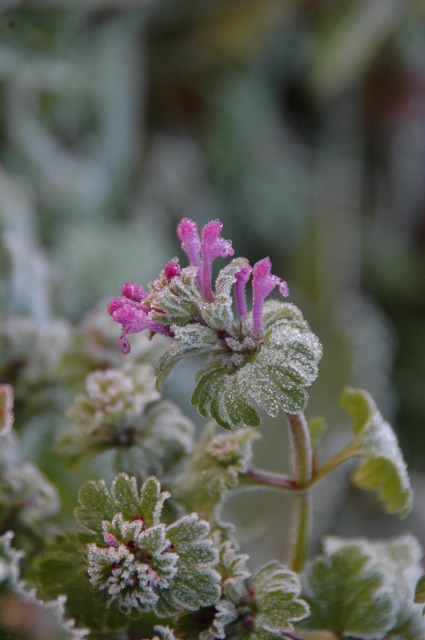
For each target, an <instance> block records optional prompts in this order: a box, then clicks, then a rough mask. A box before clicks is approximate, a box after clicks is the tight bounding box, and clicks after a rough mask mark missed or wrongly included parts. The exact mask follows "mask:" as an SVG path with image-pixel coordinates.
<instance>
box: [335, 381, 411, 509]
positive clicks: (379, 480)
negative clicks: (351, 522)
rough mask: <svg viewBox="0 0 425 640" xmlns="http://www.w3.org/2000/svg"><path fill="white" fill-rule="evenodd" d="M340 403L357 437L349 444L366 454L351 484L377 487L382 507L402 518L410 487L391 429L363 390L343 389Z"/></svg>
mask: <svg viewBox="0 0 425 640" xmlns="http://www.w3.org/2000/svg"><path fill="white" fill-rule="evenodd" d="M341 405H342V407H343V408H344V409H345V410H346V411H347V412H348V414H349V415H350V417H351V418H352V420H353V423H354V424H353V428H354V432H355V434H356V438H355V439H354V441H353V442H352V444H351V445H350V448H352V449H353V451H357V452H358V453H357V455H361V456H363V457H364V458H365V460H363V461H362V462H361V463H360V465H359V466H358V467H357V469H356V471H355V472H354V474H353V477H352V482H353V484H354V485H355V486H356V487H359V488H361V489H367V490H369V491H377V492H378V495H379V498H380V500H381V501H382V502H383V503H384V507H385V510H386V511H388V512H389V513H399V514H400V517H401V518H404V517H405V516H407V515H408V513H409V511H410V509H411V507H412V502H413V491H412V488H411V486H410V481H409V476H408V474H407V468H406V464H405V462H404V460H403V456H402V453H401V451H400V448H399V445H398V441H397V438H396V435H395V433H394V431H393V430H392V428H391V427H390V425H389V424H388V423H387V422H385V420H384V419H383V417H382V416H381V414H380V413H379V411H378V409H377V407H376V405H375V403H374V401H373V400H372V398H371V396H370V395H369V394H368V393H366V392H365V391H361V390H355V389H346V390H345V391H344V393H343V397H342V401H341Z"/></svg>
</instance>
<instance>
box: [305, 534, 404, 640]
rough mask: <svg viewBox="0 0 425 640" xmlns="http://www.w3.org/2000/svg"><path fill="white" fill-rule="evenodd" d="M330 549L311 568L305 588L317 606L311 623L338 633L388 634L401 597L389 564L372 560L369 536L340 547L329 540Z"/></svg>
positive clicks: (368, 636) (372, 636)
mask: <svg viewBox="0 0 425 640" xmlns="http://www.w3.org/2000/svg"><path fill="white" fill-rule="evenodd" d="M325 552H326V555H325V556H320V557H318V558H316V559H315V560H313V561H312V562H311V563H310V565H309V566H308V567H307V570H306V572H305V589H304V593H305V596H306V599H307V601H308V602H309V604H310V607H311V613H310V617H309V618H308V620H307V621H306V622H305V625H306V626H307V628H309V629H316V630H320V629H326V630H328V631H333V632H334V633H335V634H336V635H337V636H338V637H345V636H350V637H354V638H362V639H364V640H372V639H373V640H380V639H381V638H384V637H385V634H386V632H387V631H389V630H390V629H392V628H393V627H394V625H395V623H396V614H397V602H396V598H395V597H394V595H393V593H392V592H391V585H390V584H389V583H388V578H387V575H386V572H385V570H383V569H380V568H379V567H377V566H375V565H374V564H373V563H372V557H371V554H370V549H369V547H368V544H367V542H365V541H358V542H357V543H355V542H353V541H351V542H350V544H347V545H344V546H343V547H342V548H336V549H333V547H332V545H328V547H326V545H325Z"/></svg>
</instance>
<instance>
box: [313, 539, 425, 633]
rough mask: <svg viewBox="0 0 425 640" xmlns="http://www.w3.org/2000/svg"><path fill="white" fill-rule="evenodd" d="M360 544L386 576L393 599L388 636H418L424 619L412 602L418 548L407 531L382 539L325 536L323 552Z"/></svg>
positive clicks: (419, 569)
mask: <svg viewBox="0 0 425 640" xmlns="http://www.w3.org/2000/svg"><path fill="white" fill-rule="evenodd" d="M353 544H354V545H359V544H360V545H361V546H362V549H363V550H364V551H365V553H367V554H368V555H369V558H370V562H371V564H372V565H374V566H377V567H378V569H379V570H380V571H382V572H383V573H384V574H385V576H386V578H385V579H386V583H387V586H388V587H389V589H390V591H391V597H392V598H393V600H394V603H395V608H396V616H395V621H394V624H393V626H392V627H391V630H390V632H389V633H388V634H387V635H385V638H386V639H388V640H396V639H398V638H403V640H418V638H423V637H425V620H424V619H423V617H422V610H421V607H420V605H419V604H417V603H416V604H415V601H414V596H415V586H416V584H417V580H418V577H419V576H420V575H421V572H422V565H421V559H422V549H421V547H420V545H419V543H418V541H417V540H416V539H415V538H414V537H413V536H411V535H403V536H399V537H397V538H393V539H390V540H384V541H370V540H365V539H360V540H358V539H351V540H350V539H346V538H337V537H333V536H330V537H329V538H327V539H326V540H325V544H324V548H325V550H326V553H327V555H332V554H333V553H336V552H338V551H340V550H341V549H344V548H346V547H350V546H351V545H353Z"/></svg>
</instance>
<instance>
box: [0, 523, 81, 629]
mask: <svg viewBox="0 0 425 640" xmlns="http://www.w3.org/2000/svg"><path fill="white" fill-rule="evenodd" d="M12 539H13V533H12V532H11V531H7V532H6V533H5V534H3V535H2V536H0V634H1V637H7V638H11V639H12V638H15V637H16V638H22V637H26V638H28V639H29V638H32V637H33V632H34V628H33V625H34V620H36V621H37V629H36V632H37V633H36V637H37V638H40V637H43V638H45V640H82V638H86V637H87V634H88V630H87V629H77V628H75V626H74V621H73V620H66V619H65V606H64V604H65V598H64V597H63V596H61V597H59V598H57V599H56V600H53V601H47V602H44V601H42V600H39V599H38V598H37V596H36V594H35V591H34V590H30V589H28V588H27V586H26V585H25V583H24V582H23V581H22V580H20V566H19V563H20V560H21V558H22V556H23V553H22V552H21V551H17V550H16V549H14V548H13V547H12ZM15 634H16V635H15ZM34 637H35V636H34Z"/></svg>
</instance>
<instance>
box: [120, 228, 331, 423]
mask: <svg viewBox="0 0 425 640" xmlns="http://www.w3.org/2000/svg"><path fill="white" fill-rule="evenodd" d="M221 230H222V224H221V222H220V221H218V220H215V221H212V222H209V223H208V224H206V225H205V226H204V227H203V229H202V231H201V234H199V233H198V229H197V226H196V224H195V222H194V221H193V220H190V219H187V218H185V219H183V220H182V221H181V223H180V224H179V226H178V229H177V234H178V237H179V238H180V240H181V241H182V249H183V250H184V251H185V253H186V254H187V256H188V258H189V261H190V266H189V267H183V268H180V265H179V263H178V261H177V259H174V260H172V261H171V262H168V263H167V264H166V265H165V267H164V269H163V271H162V272H161V274H160V276H159V278H158V279H157V280H155V281H154V282H152V283H150V285H149V291H148V292H147V291H145V290H144V289H143V288H142V287H140V286H139V285H136V284H134V283H130V284H129V283H127V284H126V285H124V287H123V289H122V294H123V295H122V297H120V298H113V299H112V300H111V301H110V303H109V306H108V309H109V312H110V314H111V316H112V318H113V319H114V320H115V321H116V322H118V323H120V324H121V325H122V334H121V337H120V345H121V348H122V350H123V351H124V352H125V353H127V352H128V350H129V344H128V342H127V337H126V336H127V334H130V333H137V332H139V331H142V330H144V329H146V330H148V332H149V335H153V334H154V333H161V334H163V335H168V336H169V337H170V338H172V339H173V342H172V344H171V346H170V348H169V349H168V351H166V352H165V353H164V355H163V356H162V357H161V358H160V360H159V362H158V365H157V368H156V375H157V384H158V388H160V387H161V385H162V384H163V382H164V380H165V378H166V377H167V375H168V374H169V373H170V371H171V370H172V368H173V367H174V366H175V365H176V364H177V363H178V362H179V360H180V359H181V358H183V357H185V356H194V355H199V354H203V353H206V354H208V361H207V364H206V367H205V369H204V370H203V371H201V372H200V373H199V375H198V383H197V386H196V389H195V391H194V393H193V396H192V403H193V404H194V405H195V406H197V407H198V410H199V412H200V413H201V415H203V416H209V417H211V418H213V419H214V420H215V421H216V422H218V424H220V425H221V426H223V427H227V428H234V427H237V426H239V425H246V426H257V425H258V424H259V423H260V418H259V415H258V412H257V410H256V408H255V404H257V405H258V406H260V407H261V408H263V409H264V410H265V411H266V412H267V413H269V415H271V416H276V415H277V413H278V411H279V409H283V410H284V411H287V412H289V413H299V412H300V411H302V410H303V408H304V406H305V404H306V401H307V397H308V396H307V391H306V389H307V387H308V386H310V385H311V383H312V382H313V381H314V379H315V378H316V376H317V367H318V362H319V360H320V357H321V346H320V343H319V341H318V339H317V338H316V336H315V335H314V334H313V333H312V332H311V330H310V328H309V326H308V325H307V323H306V322H305V320H304V319H303V317H302V314H301V312H300V311H299V310H298V309H297V308H296V307H295V306H294V305H291V304H285V303H282V302H280V303H279V302H274V303H270V302H269V303H268V302H265V299H266V297H267V296H268V295H269V294H270V293H271V292H272V291H273V289H274V288H275V287H278V288H279V291H280V293H281V295H283V296H285V297H286V296H287V295H288V294H289V292H288V287H287V285H286V282H284V281H283V280H281V279H280V278H279V277H278V276H275V275H273V274H272V272H271V262H270V259H269V258H264V259H263V260H260V261H259V262H257V263H256V264H254V266H253V267H251V266H250V265H249V263H248V261H247V260H246V258H235V259H233V260H232V261H231V262H230V263H229V264H227V265H226V266H224V267H223V268H222V269H221V271H220V272H219V274H218V276H217V279H216V282H215V286H214V288H213V287H212V284H211V278H212V275H211V274H212V263H213V261H214V260H215V259H216V258H218V257H221V258H226V257H229V256H231V255H233V248H232V246H231V243H230V241H228V240H225V239H223V238H222V237H221ZM251 277H252V300H253V302H252V311H251V312H249V311H248V309H247V305H246V295H245V292H246V287H247V285H248V282H249V280H250V278H251ZM144 294H146V296H145V295H144ZM234 307H235V308H236V315H235V312H234ZM254 403H255V404H254Z"/></svg>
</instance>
